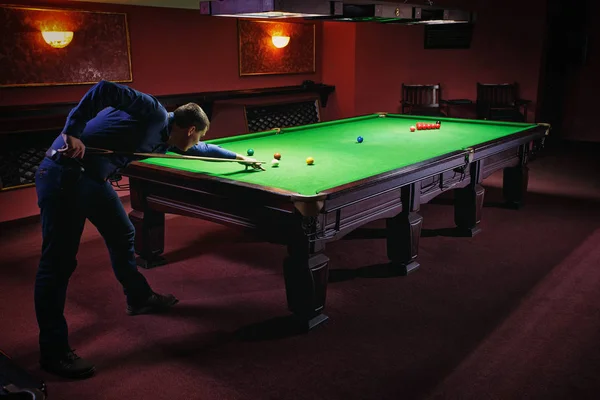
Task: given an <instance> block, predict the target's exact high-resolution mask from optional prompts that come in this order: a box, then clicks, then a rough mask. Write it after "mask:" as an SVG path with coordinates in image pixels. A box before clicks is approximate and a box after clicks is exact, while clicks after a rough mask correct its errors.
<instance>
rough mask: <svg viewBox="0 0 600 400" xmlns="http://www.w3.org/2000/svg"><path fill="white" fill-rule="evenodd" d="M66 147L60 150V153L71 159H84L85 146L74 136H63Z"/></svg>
mask: <svg viewBox="0 0 600 400" xmlns="http://www.w3.org/2000/svg"><path fill="white" fill-rule="evenodd" d="M62 137H63V140H64V141H65V146H64V147H62V148H60V149H58V152H59V153H61V154H62V155H63V156H65V157H69V158H83V156H84V155H85V144H83V142H82V141H81V140H79V139H78V138H76V137H74V136H69V135H67V134H65V133H63V134H62Z"/></svg>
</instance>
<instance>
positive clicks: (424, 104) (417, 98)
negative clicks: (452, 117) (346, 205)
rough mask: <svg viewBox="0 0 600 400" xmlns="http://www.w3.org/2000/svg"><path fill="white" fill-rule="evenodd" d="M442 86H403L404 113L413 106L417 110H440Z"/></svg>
mask: <svg viewBox="0 0 600 400" xmlns="http://www.w3.org/2000/svg"><path fill="white" fill-rule="evenodd" d="M440 98H441V86H440V84H439V83H438V84H437V85H405V84H402V112H404V109H405V108H407V107H410V106H411V105H412V106H414V107H417V108H429V107H430V108H439V107H440Z"/></svg>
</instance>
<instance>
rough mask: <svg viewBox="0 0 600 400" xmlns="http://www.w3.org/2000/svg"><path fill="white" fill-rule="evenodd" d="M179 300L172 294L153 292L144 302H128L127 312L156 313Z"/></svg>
mask: <svg viewBox="0 0 600 400" xmlns="http://www.w3.org/2000/svg"><path fill="white" fill-rule="evenodd" d="M178 302H179V300H177V298H176V297H175V296H173V295H172V294H168V295H165V296H163V295H162V294H158V293H152V294H151V295H150V297H148V298H147V299H146V301H144V302H143V303H140V304H135V305H134V304H127V314H129V315H139V314H155V313H159V312H161V311H165V310H167V309H169V308H171V307H172V306H174V305H175V304H177V303H178Z"/></svg>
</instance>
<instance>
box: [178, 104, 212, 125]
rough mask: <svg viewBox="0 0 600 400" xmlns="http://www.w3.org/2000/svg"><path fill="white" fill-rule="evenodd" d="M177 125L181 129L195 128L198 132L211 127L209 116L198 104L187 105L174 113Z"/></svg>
mask: <svg viewBox="0 0 600 400" xmlns="http://www.w3.org/2000/svg"><path fill="white" fill-rule="evenodd" d="M173 116H174V117H175V118H174V122H175V124H176V125H177V126H178V127H180V128H189V127H190V126H194V127H195V128H196V130H197V131H198V132H201V131H203V130H204V129H207V130H208V128H209V127H210V121H209V120H208V116H207V115H206V113H205V112H204V110H203V109H202V107H200V106H199V105H198V104H196V103H187V104H184V105H182V106H179V107H177V109H176V110H175V111H173Z"/></svg>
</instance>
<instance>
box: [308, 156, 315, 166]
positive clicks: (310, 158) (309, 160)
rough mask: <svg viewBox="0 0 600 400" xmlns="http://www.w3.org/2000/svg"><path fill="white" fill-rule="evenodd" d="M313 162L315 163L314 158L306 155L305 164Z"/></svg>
mask: <svg viewBox="0 0 600 400" xmlns="http://www.w3.org/2000/svg"><path fill="white" fill-rule="evenodd" d="M314 163H315V159H314V158H312V157H308V158H307V159H306V164H308V165H313V164H314Z"/></svg>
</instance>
